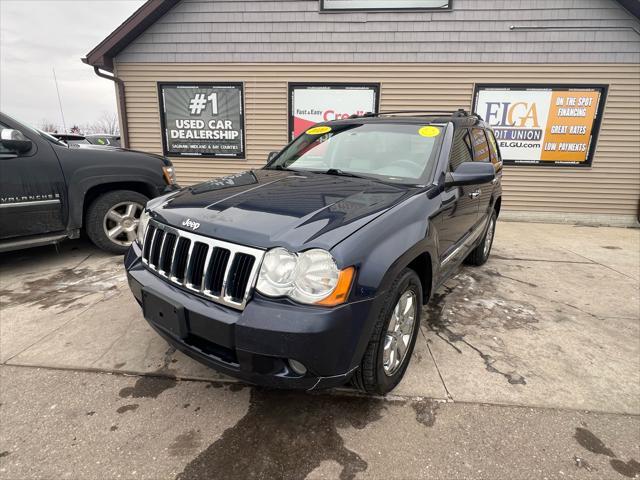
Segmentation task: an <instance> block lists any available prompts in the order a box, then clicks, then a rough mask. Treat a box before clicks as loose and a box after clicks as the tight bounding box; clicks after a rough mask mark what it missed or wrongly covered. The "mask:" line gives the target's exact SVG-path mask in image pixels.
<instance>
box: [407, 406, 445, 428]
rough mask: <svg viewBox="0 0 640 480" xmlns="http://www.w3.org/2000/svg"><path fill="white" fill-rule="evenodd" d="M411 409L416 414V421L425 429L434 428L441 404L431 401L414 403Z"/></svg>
mask: <svg viewBox="0 0 640 480" xmlns="http://www.w3.org/2000/svg"><path fill="white" fill-rule="evenodd" d="M411 407H412V408H413V411H414V412H416V420H417V421H418V423H421V424H422V425H424V426H425V427H433V426H434V425H435V423H436V411H437V410H438V407H439V404H438V403H437V402H433V401H431V400H421V401H417V402H412V403H411Z"/></svg>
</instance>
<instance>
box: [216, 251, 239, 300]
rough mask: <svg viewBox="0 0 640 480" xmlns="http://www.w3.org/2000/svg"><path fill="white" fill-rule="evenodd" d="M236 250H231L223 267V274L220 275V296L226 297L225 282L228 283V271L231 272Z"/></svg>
mask: <svg viewBox="0 0 640 480" xmlns="http://www.w3.org/2000/svg"><path fill="white" fill-rule="evenodd" d="M236 253H237V252H231V255H229V259H228V260H227V266H226V267H225V269H224V276H223V277H222V290H221V291H220V296H221V297H222V298H226V296H227V283H229V272H231V265H233V261H234V260H235V258H236Z"/></svg>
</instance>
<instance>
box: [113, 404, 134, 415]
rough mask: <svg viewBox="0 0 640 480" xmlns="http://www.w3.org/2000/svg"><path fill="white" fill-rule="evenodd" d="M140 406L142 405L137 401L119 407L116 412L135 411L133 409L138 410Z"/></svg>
mask: <svg viewBox="0 0 640 480" xmlns="http://www.w3.org/2000/svg"><path fill="white" fill-rule="evenodd" d="M139 406H140V405H138V404H137V403H131V404H129V405H123V406H121V407H118V409H117V410H116V412H118V413H125V412H133V411H135V410H137V409H138V407H139Z"/></svg>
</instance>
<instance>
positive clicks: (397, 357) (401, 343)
mask: <svg viewBox="0 0 640 480" xmlns="http://www.w3.org/2000/svg"><path fill="white" fill-rule="evenodd" d="M417 305H418V302H417V301H416V294H415V293H414V292H413V290H405V291H404V293H403V294H402V295H400V299H399V300H398V303H396V306H395V308H394V309H393V312H392V313H391V320H390V321H389V327H388V328H387V333H386V335H385V337H384V350H383V358H382V367H383V369H384V373H385V374H386V375H388V376H391V375H393V374H394V373H396V372H397V371H398V369H399V368H400V366H401V365H402V363H403V362H404V359H405V357H406V355H407V350H408V349H409V344H410V343H411V336H412V335H413V329H414V328H415V323H416V318H417V311H416V308H417Z"/></svg>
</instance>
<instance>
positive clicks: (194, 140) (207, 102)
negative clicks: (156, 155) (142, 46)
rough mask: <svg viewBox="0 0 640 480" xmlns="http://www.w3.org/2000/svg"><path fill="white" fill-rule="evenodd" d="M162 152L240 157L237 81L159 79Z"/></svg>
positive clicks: (240, 113) (240, 116)
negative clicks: (185, 81) (195, 81)
mask: <svg viewBox="0 0 640 480" xmlns="http://www.w3.org/2000/svg"><path fill="white" fill-rule="evenodd" d="M158 94H159V96H160V112H161V122H162V132H163V135H162V144H163V148H164V154H165V155H174V156H178V155H179V156H192V157H235V158H244V112H243V110H244V107H243V105H244V100H243V89H242V84H241V83H189V84H175V83H159V84H158Z"/></svg>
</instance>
